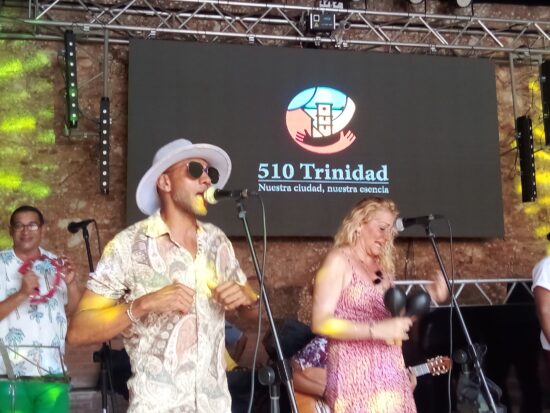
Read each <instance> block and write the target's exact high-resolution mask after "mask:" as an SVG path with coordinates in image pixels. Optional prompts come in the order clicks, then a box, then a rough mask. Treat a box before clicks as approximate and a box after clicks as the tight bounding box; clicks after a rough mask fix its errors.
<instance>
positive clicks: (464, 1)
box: [456, 0, 472, 7]
mask: <svg viewBox="0 0 550 413" xmlns="http://www.w3.org/2000/svg"><path fill="white" fill-rule="evenodd" d="M470 4H472V0H456V5H457V6H458V7H468V6H469V5H470Z"/></svg>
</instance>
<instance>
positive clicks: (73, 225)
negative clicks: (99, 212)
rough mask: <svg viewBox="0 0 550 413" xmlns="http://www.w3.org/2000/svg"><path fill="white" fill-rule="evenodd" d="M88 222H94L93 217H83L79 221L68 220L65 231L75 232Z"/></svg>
mask: <svg viewBox="0 0 550 413" xmlns="http://www.w3.org/2000/svg"><path fill="white" fill-rule="evenodd" d="M90 222H95V219H85V220H84V221H80V222H69V225H67V231H69V232H70V233H71V234H76V233H77V232H78V231H79V230H80V229H82V228H85V227H87V226H88V224H89V223H90Z"/></svg>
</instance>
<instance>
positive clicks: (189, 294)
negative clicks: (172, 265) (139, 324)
mask: <svg viewBox="0 0 550 413" xmlns="http://www.w3.org/2000/svg"><path fill="white" fill-rule="evenodd" d="M194 297H195V290H193V289H191V288H189V287H187V286H185V285H183V284H181V283H178V282H176V283H174V284H170V285H168V286H166V287H164V288H161V289H160V290H158V291H155V292H154V293H149V294H145V295H143V296H141V297H139V298H138V299H137V300H135V301H134V305H133V307H132V313H133V314H134V315H135V316H136V317H138V318H141V317H143V316H144V315H146V314H149V313H167V312H170V311H179V312H181V313H182V314H187V313H189V310H191V306H192V305H193V300H194Z"/></svg>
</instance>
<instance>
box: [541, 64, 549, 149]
mask: <svg viewBox="0 0 550 413" xmlns="http://www.w3.org/2000/svg"><path fill="white" fill-rule="evenodd" d="M540 95H541V100H542V122H543V124H544V136H545V143H546V145H550V60H545V61H544V62H543V63H542V64H541V65H540Z"/></svg>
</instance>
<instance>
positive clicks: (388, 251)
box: [334, 197, 399, 275]
mask: <svg viewBox="0 0 550 413" xmlns="http://www.w3.org/2000/svg"><path fill="white" fill-rule="evenodd" d="M380 209H386V210H387V211H389V212H391V213H392V214H394V215H398V214H399V211H398V210H397V207H396V205H395V203H394V202H393V201H392V200H391V199H388V198H379V197H372V198H364V199H362V200H361V201H359V202H358V203H357V204H355V206H354V207H353V208H352V210H351V211H350V212H349V213H348V215H347V216H346V217H345V218H344V220H343V221H342V224H341V225H340V228H338V231H337V232H336V235H335V236H334V247H335V248H341V247H353V246H355V244H356V243H357V233H358V231H359V227H360V226H361V224H363V223H365V222H369V221H370V220H371V219H372V217H373V215H374V214H375V213H376V212H377V211H379V210H380ZM395 235H396V231H395V228H393V230H392V237H391V239H390V240H389V241H388V242H387V243H386V244H385V245H384V247H383V248H382V252H381V254H380V256H379V257H378V264H379V265H380V267H381V269H382V271H383V272H384V273H386V274H390V275H393V274H394V272H395V264H394V262H393V255H394V251H395V248H394V246H393V240H394V238H395Z"/></svg>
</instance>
